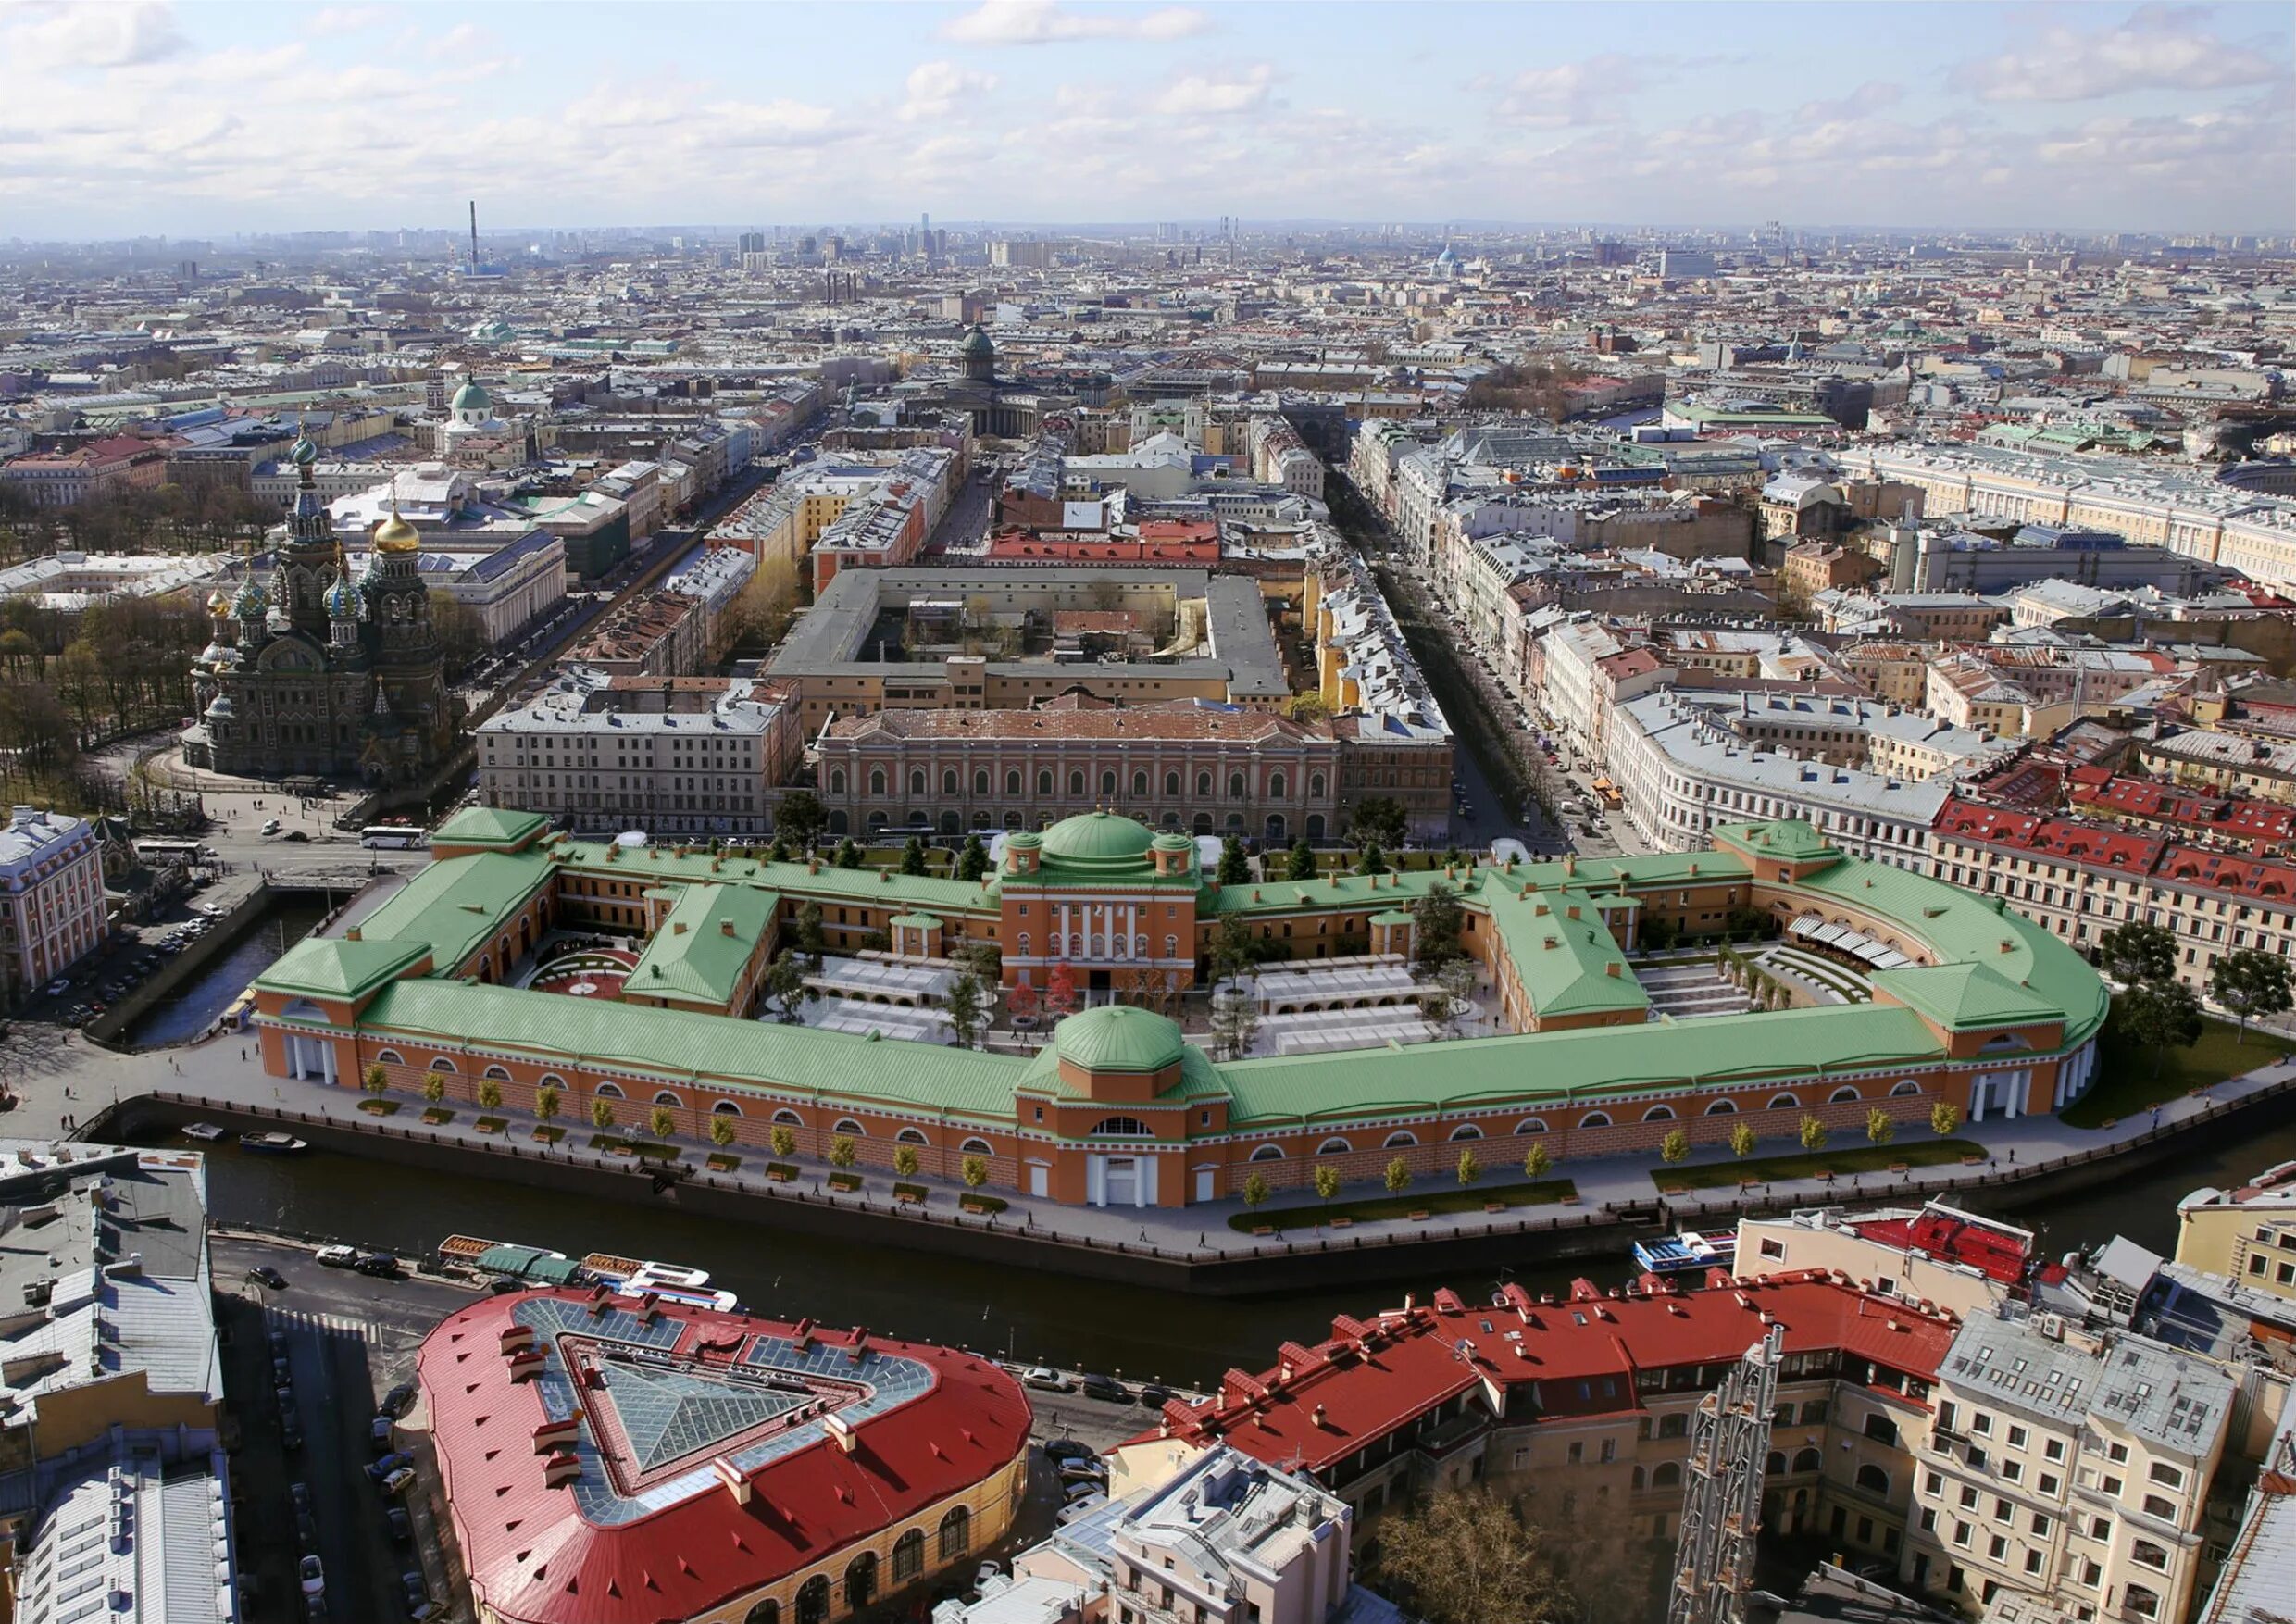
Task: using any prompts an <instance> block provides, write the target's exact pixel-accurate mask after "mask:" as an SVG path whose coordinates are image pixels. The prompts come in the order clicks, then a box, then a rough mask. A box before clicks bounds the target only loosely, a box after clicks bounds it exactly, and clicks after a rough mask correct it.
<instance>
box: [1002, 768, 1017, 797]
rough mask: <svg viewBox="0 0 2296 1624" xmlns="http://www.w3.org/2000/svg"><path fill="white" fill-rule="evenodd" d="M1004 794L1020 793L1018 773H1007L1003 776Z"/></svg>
mask: <svg viewBox="0 0 2296 1624" xmlns="http://www.w3.org/2000/svg"><path fill="white" fill-rule="evenodd" d="M1005 793H1006V794H1008V795H1017V794H1018V793H1020V774H1019V773H1017V772H1008V773H1006V774H1005Z"/></svg>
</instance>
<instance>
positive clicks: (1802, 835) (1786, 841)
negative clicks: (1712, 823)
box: [1714, 818, 1841, 863]
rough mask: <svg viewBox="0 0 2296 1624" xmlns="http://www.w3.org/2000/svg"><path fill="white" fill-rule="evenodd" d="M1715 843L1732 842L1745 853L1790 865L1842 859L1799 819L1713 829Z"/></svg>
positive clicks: (1836, 850)
mask: <svg viewBox="0 0 2296 1624" xmlns="http://www.w3.org/2000/svg"><path fill="white" fill-rule="evenodd" d="M1714 832H1715V838H1716V839H1717V840H1728V841H1735V842H1737V843H1739V844H1740V845H1741V846H1743V847H1744V848H1745V849H1746V850H1748V851H1751V852H1758V853H1760V854H1761V855H1762V856H1766V857H1777V858H1778V859H1780V860H1781V861H1784V862H1789V863H1806V862H1808V861H1810V860H1811V859H1812V858H1814V857H1825V856H1832V857H1839V856H1841V849H1840V848H1839V847H1837V846H1836V845H1835V844H1834V843H1832V842H1831V841H1829V840H1828V839H1827V838H1826V837H1825V836H1824V835H1822V834H1820V833H1818V831H1816V830H1815V829H1813V828H1811V827H1810V825H1808V824H1807V823H1803V822H1802V821H1801V820H1800V819H1798V818H1788V819H1786V820H1784V821H1782V822H1778V823H1725V824H1720V825H1717V826H1716V829H1715V831H1714Z"/></svg>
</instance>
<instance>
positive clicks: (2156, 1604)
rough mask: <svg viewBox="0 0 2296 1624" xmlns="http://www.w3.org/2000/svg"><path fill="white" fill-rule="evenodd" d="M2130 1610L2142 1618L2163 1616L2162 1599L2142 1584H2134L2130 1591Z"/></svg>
mask: <svg viewBox="0 0 2296 1624" xmlns="http://www.w3.org/2000/svg"><path fill="white" fill-rule="evenodd" d="M2128 1610H2129V1611H2130V1612H2132V1613H2134V1614H2136V1615H2137V1617H2138V1618H2159V1617H2160V1616H2161V1598H2160V1597H2158V1596H2156V1595H2154V1594H2153V1593H2152V1592H2151V1591H2149V1590H2147V1589H2145V1587H2144V1586H2142V1585H2140V1584H2132V1585H2130V1586H2129V1587H2128Z"/></svg>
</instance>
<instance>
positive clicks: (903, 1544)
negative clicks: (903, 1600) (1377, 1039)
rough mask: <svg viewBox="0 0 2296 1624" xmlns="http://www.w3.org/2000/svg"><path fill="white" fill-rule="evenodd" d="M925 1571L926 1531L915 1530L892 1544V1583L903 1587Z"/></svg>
mask: <svg viewBox="0 0 2296 1624" xmlns="http://www.w3.org/2000/svg"><path fill="white" fill-rule="evenodd" d="M924 1571H925V1530H923V1529H921V1528H913V1529H911V1530H909V1531H908V1532H907V1533H905V1534H903V1535H902V1536H901V1537H900V1538H899V1539H897V1540H895V1541H894V1542H893V1543H892V1581H893V1583H894V1584H896V1585H903V1584H906V1583H908V1582H909V1580H913V1579H916V1578H917V1577H918V1576H919V1575H921V1574H922V1573H923V1572H924Z"/></svg>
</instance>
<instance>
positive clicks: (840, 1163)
mask: <svg viewBox="0 0 2296 1624" xmlns="http://www.w3.org/2000/svg"><path fill="white" fill-rule="evenodd" d="M860 1155H861V1147H860V1146H859V1145H858V1144H856V1143H854V1137H853V1135H852V1134H850V1133H832V1134H830V1167H832V1168H850V1167H852V1166H853V1164H854V1162H855V1160H856V1159H858V1158H859V1156H860Z"/></svg>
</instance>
